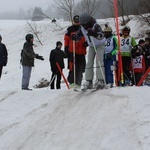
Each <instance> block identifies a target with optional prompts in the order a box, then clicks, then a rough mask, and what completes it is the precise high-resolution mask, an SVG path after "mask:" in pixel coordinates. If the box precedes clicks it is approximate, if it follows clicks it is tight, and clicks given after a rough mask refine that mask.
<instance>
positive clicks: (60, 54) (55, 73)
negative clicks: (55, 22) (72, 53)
mask: <svg viewBox="0 0 150 150" xmlns="http://www.w3.org/2000/svg"><path fill="white" fill-rule="evenodd" d="M61 47H62V43H61V42H60V41H57V42H56V48H55V49H53V50H51V52H50V56H49V61H50V66H51V71H52V76H51V81H50V83H51V84H50V86H51V89H55V86H54V83H55V78H56V77H57V81H56V89H60V88H61V86H60V84H61V73H60V71H59V70H58V68H57V65H56V63H58V64H59V66H60V68H61V70H63V69H64V67H65V65H64V58H66V54H65V53H64V51H63V50H61Z"/></svg>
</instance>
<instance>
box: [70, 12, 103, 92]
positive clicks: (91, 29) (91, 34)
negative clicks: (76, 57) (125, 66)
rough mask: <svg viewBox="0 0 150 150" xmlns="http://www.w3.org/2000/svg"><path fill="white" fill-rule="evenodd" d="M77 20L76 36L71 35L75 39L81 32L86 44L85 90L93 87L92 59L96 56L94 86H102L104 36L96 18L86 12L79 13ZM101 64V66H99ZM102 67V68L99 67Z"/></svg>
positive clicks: (78, 37)
mask: <svg viewBox="0 0 150 150" xmlns="http://www.w3.org/2000/svg"><path fill="white" fill-rule="evenodd" d="M79 22H80V25H81V28H80V29H79V31H78V32H77V34H76V36H75V37H73V38H75V39H76V40H78V39H80V36H81V33H82V34H83V35H84V37H85V39H86V41H87V43H88V46H89V50H88V56H87V64H86V70H85V79H86V83H85V85H84V88H85V90H86V89H91V88H93V78H94V60H95V58H96V82H95V88H104V86H105V83H104V80H105V79H104V73H103V70H104V66H103V55H104V49H105V41H106V39H105V37H104V34H103V30H102V29H101V26H100V25H99V24H98V23H97V22H96V20H95V19H94V18H93V17H92V16H90V15H89V14H88V13H83V14H81V15H80V18H79ZM100 65H101V66H100ZM101 68H102V69H101Z"/></svg>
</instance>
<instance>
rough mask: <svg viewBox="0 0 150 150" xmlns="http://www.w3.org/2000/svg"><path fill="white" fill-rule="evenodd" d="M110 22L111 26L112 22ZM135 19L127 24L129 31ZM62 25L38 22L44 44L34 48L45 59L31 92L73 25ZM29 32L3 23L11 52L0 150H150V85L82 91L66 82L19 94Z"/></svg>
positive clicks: (3, 85) (2, 84) (1, 103)
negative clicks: (23, 51)
mask: <svg viewBox="0 0 150 150" xmlns="http://www.w3.org/2000/svg"><path fill="white" fill-rule="evenodd" d="M107 21H111V22H112V24H113V19H111V20H107ZM135 21H136V20H133V21H131V22H129V23H130V26H131V29H132V28H133V27H134V26H135V24H136V23H135ZM0 22H3V21H0ZM99 22H102V24H104V23H105V20H99ZM58 24H59V25H60V26H61V27H62V28H63V29H60V27H59V26H56V25H55V24H52V23H51V22H50V21H48V20H45V21H42V22H37V23H36V25H37V26H38V30H39V32H40V35H39V36H40V39H41V40H42V43H43V45H40V44H39V43H38V42H37V41H36V39H35V45H36V47H34V50H35V52H37V53H38V54H41V55H43V56H44V58H45V60H44V61H43V62H42V61H40V60H36V61H35V67H34V69H33V71H32V75H31V82H30V87H31V88H33V86H34V85H36V84H37V83H38V82H39V80H41V79H42V78H44V79H47V80H49V79H50V76H51V72H50V68H49V61H48V58H49V53H50V50H51V49H53V48H55V43H56V41H57V40H61V41H63V35H64V33H65V29H66V27H67V26H68V25H69V23H68V22H64V21H62V20H60V21H58ZM132 24H133V25H134V26H132ZM134 30H137V28H134ZM137 31H138V30H137ZM28 32H29V29H28V28H27V25H26V22H25V21H16V22H14V21H13V22H11V21H9V22H7V21H5V23H1V24H0V34H1V35H2V37H3V42H4V43H5V44H6V46H7V48H8V54H9V62H8V65H7V66H6V67H5V68H4V70H3V74H2V79H1V81H0V114H1V115H0V150H149V149H150V116H149V113H150V100H149V99H150V98H149V97H150V92H149V87H146V86H145V87H122V88H112V89H106V90H101V91H97V92H93V93H90V92H85V93H79V92H74V91H73V90H68V89H67V88H66V86H65V84H64V83H62V89H61V90H53V91H51V90H50V89H48V88H42V89H34V90H33V91H21V90H20V86H21V75H22V74H21V71H22V69H21V66H20V64H19V60H20V50H21V49H22V45H23V43H24V36H25V35H26V33H28ZM64 73H65V75H67V69H64Z"/></svg>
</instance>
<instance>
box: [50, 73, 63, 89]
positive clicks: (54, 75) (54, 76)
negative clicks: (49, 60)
mask: <svg viewBox="0 0 150 150" xmlns="http://www.w3.org/2000/svg"><path fill="white" fill-rule="evenodd" d="M52 80H53V81H52ZM55 80H56V89H60V88H61V86H60V84H61V73H60V72H59V71H57V72H52V76H51V81H52V82H51V85H50V86H51V89H55Z"/></svg>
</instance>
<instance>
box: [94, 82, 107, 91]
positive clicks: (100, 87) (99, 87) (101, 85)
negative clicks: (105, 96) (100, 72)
mask: <svg viewBox="0 0 150 150" xmlns="http://www.w3.org/2000/svg"><path fill="white" fill-rule="evenodd" d="M94 87H95V89H96V90H98V89H103V88H104V87H105V84H104V81H103V80H98V81H96V82H95V85H94Z"/></svg>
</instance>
